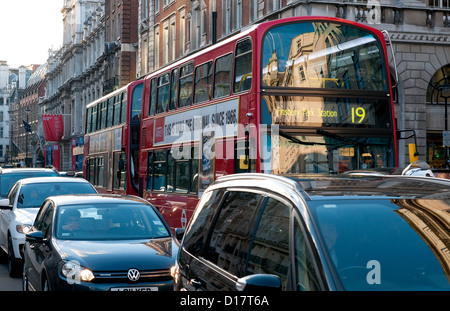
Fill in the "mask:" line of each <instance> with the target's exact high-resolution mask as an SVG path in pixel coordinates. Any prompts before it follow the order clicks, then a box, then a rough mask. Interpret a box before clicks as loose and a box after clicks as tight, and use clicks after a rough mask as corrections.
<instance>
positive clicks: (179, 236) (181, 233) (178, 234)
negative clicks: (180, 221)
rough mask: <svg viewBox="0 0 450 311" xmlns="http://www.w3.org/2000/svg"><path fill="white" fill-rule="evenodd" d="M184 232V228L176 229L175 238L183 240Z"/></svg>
mask: <svg viewBox="0 0 450 311" xmlns="http://www.w3.org/2000/svg"><path fill="white" fill-rule="evenodd" d="M184 232H185V229H184V228H176V229H175V236H176V238H177V240H181V239H183V236H184Z"/></svg>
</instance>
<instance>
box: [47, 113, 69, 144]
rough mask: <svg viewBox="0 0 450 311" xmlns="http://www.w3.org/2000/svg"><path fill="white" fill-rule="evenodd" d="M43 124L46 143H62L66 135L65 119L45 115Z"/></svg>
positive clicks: (57, 115)
mask: <svg viewBox="0 0 450 311" xmlns="http://www.w3.org/2000/svg"><path fill="white" fill-rule="evenodd" d="M42 124H43V125H44V135H45V140H46V141H61V138H62V137H63V134H64V122H63V117H62V115H60V114H43V115H42Z"/></svg>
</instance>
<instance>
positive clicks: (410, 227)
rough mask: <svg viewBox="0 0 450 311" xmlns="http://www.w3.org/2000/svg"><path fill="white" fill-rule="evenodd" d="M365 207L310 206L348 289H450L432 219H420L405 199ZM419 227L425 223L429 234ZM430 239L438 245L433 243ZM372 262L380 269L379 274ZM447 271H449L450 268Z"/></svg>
mask: <svg viewBox="0 0 450 311" xmlns="http://www.w3.org/2000/svg"><path fill="white" fill-rule="evenodd" d="M406 201H408V200H406ZM362 203H363V202H362V201H350V200H339V202H327V203H325V204H324V203H323V202H319V201H316V202H315V201H311V202H310V206H312V212H313V214H314V216H315V218H316V219H317V223H318V227H319V231H320V233H321V235H322V238H323V240H324V243H325V247H326V249H327V251H328V254H329V258H330V260H331V261H332V265H333V266H334V267H335V270H336V272H337V274H338V276H339V279H340V280H341V282H342V285H343V287H344V289H345V290H396V289H398V286H399V284H401V285H402V290H443V289H445V290H448V289H449V288H450V284H449V279H450V275H446V273H444V270H443V266H442V265H445V264H446V263H445V261H442V263H441V262H440V261H439V260H438V259H437V256H436V254H435V253H434V252H440V250H439V249H438V248H436V245H438V244H439V243H442V245H444V242H443V241H439V237H438V236H437V235H434V233H433V228H432V221H429V220H431V219H432V218H428V219H429V220H427V217H426V214H425V213H422V212H421V214H420V215H418V216H417V215H415V214H414V212H415V210H413V209H410V208H408V207H407V206H405V207H402V206H401V205H402V204H406V203H405V202H403V203H402V202H400V200H399V202H395V201H391V200H373V201H371V202H364V206H362ZM394 203H397V204H399V206H397V205H396V204H394ZM421 219H423V220H424V221H426V222H427V224H425V223H424V222H422V220H421ZM416 224H423V228H426V229H427V230H425V231H424V229H423V228H419V227H417V226H416ZM421 232H422V233H421ZM422 234H424V236H422ZM440 235H442V232H440ZM425 236H426V238H425ZM431 237H433V239H435V242H433V243H430V240H429V238H431ZM447 237H448V233H447ZM441 257H442V256H441ZM442 258H443V257H442ZM373 263H377V265H379V267H380V268H381V270H380V271H376V270H374V268H373V267H374V266H373ZM441 264H442V265H441ZM375 266H376V265H375ZM445 270H446V271H448V266H447V267H446V268H445ZM369 273H375V275H376V276H377V277H378V278H379V279H378V280H379V284H376V286H374V285H373V283H371V282H368V277H369V276H371V274H369Z"/></svg>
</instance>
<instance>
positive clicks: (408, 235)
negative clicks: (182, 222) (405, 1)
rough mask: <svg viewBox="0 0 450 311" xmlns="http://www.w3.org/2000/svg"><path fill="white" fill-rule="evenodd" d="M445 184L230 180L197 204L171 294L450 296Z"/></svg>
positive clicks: (449, 194)
mask: <svg viewBox="0 0 450 311" xmlns="http://www.w3.org/2000/svg"><path fill="white" fill-rule="evenodd" d="M449 199H450V181H449V180H444V179H438V178H426V177H411V176H358V175H351V176H349V175H347V176H345V175H341V176H339V175H338V176H311V177H308V176H289V177H281V176H275V175H265V174H235V175H229V176H225V177H222V178H219V179H218V180H217V181H216V182H215V183H214V184H213V185H211V186H210V187H209V188H208V189H207V190H206V191H205V193H204V194H203V196H202V198H201V200H200V202H199V204H198V206H197V208H196V210H195V212H194V214H193V216H192V218H191V220H190V223H189V225H188V227H187V229H186V232H185V234H184V237H183V240H182V244H181V247H180V251H179V254H178V258H177V264H176V267H175V269H174V270H173V275H174V279H175V289H176V290H210V291H214V290H229V291H235V290H255V289H261V290H262V289H264V290H267V289H276V290H280V289H281V290H292V291H297V290H450V284H449V280H450V256H449V255H448V254H449V250H450V245H449V241H450V214H449V211H450V200H449Z"/></svg>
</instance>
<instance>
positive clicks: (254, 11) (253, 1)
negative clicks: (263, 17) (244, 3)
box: [249, 0, 258, 22]
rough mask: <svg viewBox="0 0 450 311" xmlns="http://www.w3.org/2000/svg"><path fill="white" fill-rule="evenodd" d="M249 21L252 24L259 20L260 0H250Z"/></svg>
mask: <svg viewBox="0 0 450 311" xmlns="http://www.w3.org/2000/svg"><path fill="white" fill-rule="evenodd" d="M249 19H250V22H254V21H256V20H257V19H258V0H250V8H249Z"/></svg>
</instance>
